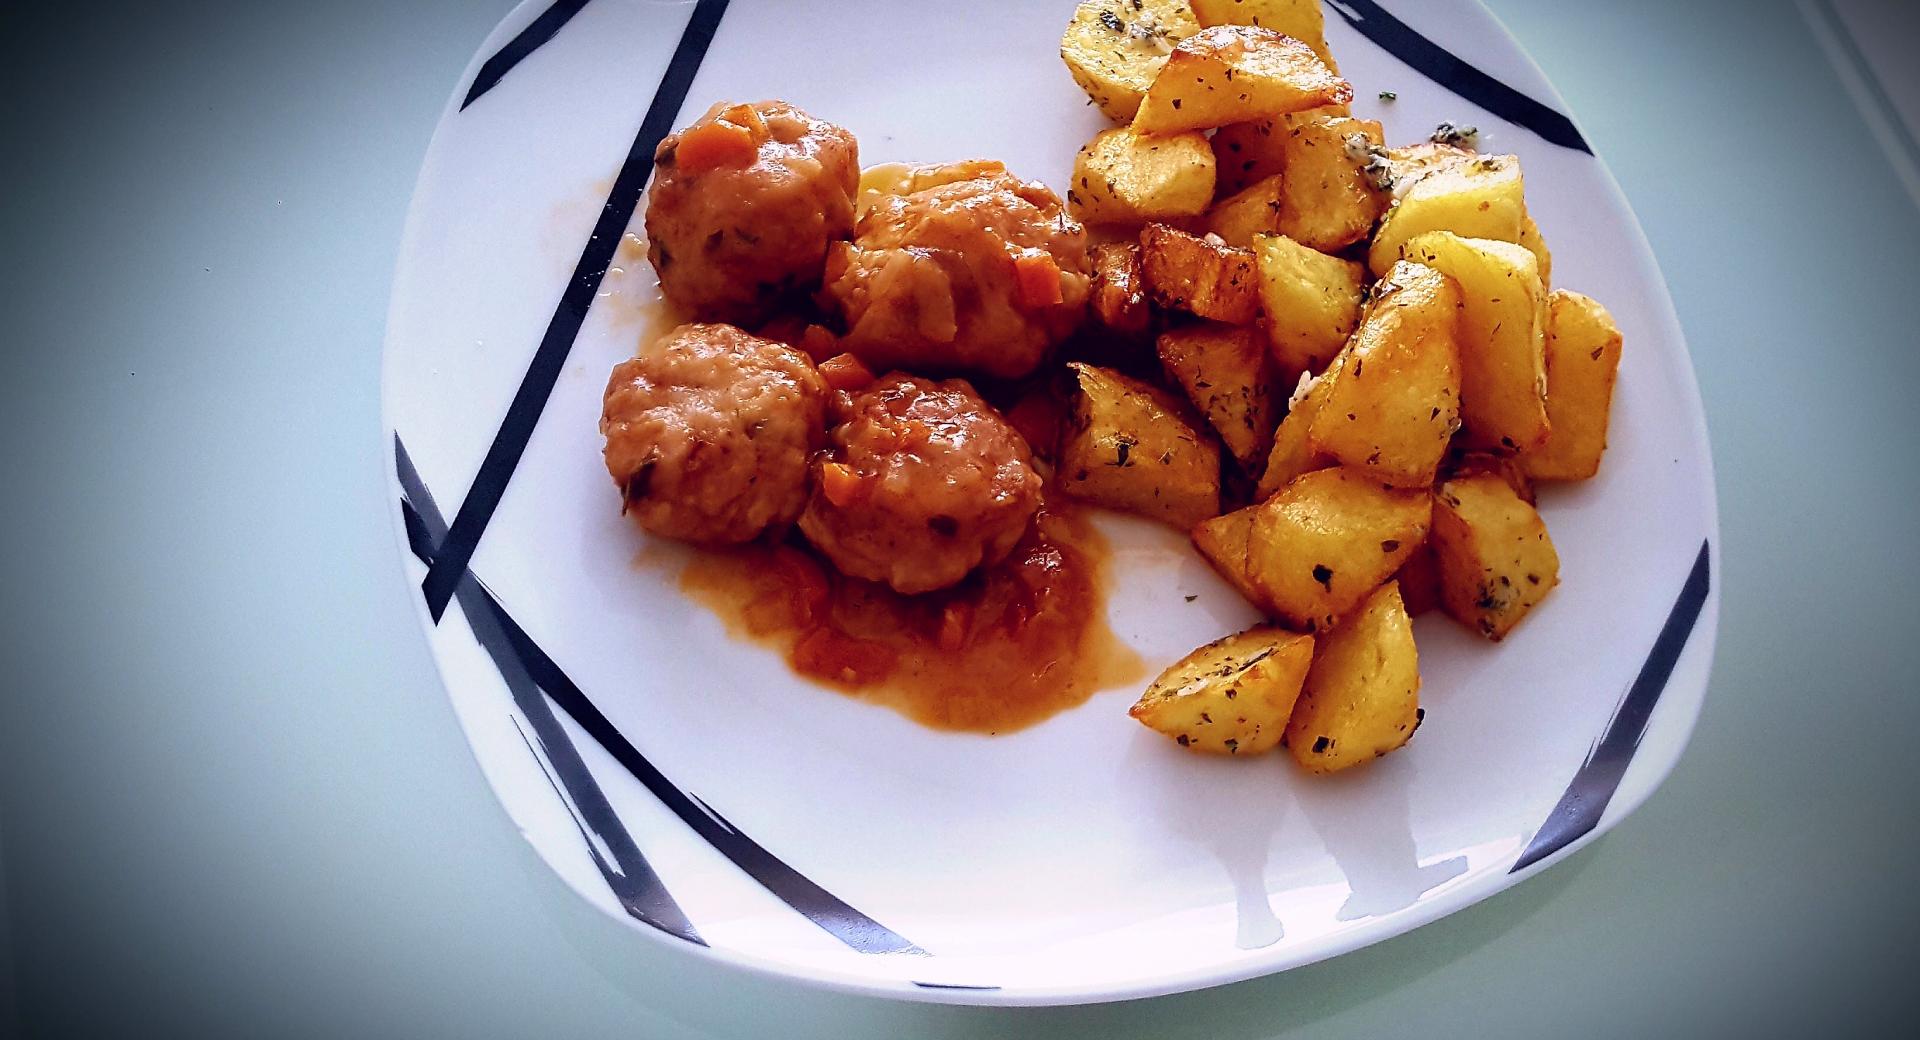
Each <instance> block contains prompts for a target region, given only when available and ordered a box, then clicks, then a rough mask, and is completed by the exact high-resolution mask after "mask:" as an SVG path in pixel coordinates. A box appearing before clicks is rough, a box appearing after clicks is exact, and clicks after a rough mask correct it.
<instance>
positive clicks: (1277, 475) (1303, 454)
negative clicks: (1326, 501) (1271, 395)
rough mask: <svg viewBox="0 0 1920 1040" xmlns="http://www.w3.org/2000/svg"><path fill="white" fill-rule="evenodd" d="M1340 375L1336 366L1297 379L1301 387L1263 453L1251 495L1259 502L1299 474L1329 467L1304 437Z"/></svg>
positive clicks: (1328, 463) (1269, 496)
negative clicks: (1269, 448)
mask: <svg viewBox="0 0 1920 1040" xmlns="http://www.w3.org/2000/svg"><path fill="white" fill-rule="evenodd" d="M1339 372H1340V368H1339V366H1338V365H1337V364H1336V365H1335V366H1334V367H1332V368H1329V369H1327V370H1326V371H1325V372H1322V373H1321V374H1320V375H1318V376H1314V377H1306V376H1303V377H1301V385H1300V386H1298V387H1296V388H1295V389H1294V392H1293V400H1292V401H1291V402H1290V404H1289V406H1288V408H1287V414H1286V417H1285V418H1283V419H1281V420H1280V428H1279V429H1277V430H1275V431H1274V433H1273V450H1272V451H1270V452H1268V453H1267V465H1266V468H1265V469H1263V470H1261V472H1260V483H1259V486H1258V487H1257V488H1256V489H1255V491H1254V494H1255V496H1256V497H1258V498H1261V499H1267V498H1271V497H1272V496H1273V495H1274V493H1275V492H1278V491H1279V490H1280V489H1281V488H1283V487H1286V486H1287V485H1288V484H1291V483H1293V478H1295V477H1297V476H1299V475H1300V474H1302V473H1308V472H1311V471H1313V470H1316V469H1324V468H1326V467H1327V466H1329V465H1331V464H1332V463H1330V462H1328V461H1327V460H1326V459H1323V458H1321V457H1320V456H1318V455H1315V454H1314V453H1313V448H1312V446H1311V445H1310V444H1308V443H1307V434H1308V432H1309V431H1311V430H1312V429H1313V419H1314V416H1316V415H1319V414H1320V408H1321V406H1322V405H1324V404H1326V402H1327V396H1328V395H1329V394H1331V393H1332V392H1333V381H1334V377H1335V376H1336V375H1338V374H1339Z"/></svg>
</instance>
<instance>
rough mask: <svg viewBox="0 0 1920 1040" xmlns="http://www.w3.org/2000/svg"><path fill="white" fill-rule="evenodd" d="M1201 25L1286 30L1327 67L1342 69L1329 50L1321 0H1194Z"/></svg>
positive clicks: (1195, 14)
mask: <svg viewBox="0 0 1920 1040" xmlns="http://www.w3.org/2000/svg"><path fill="white" fill-rule="evenodd" d="M1192 3H1193V16H1194V17H1195V18H1197V19H1199V20H1200V24H1201V25H1202V26H1214V25H1257V26H1260V27H1261V28H1263V29H1272V30H1274V31H1275V32H1279V33H1285V34H1286V35H1288V36H1291V37H1293V38H1294V39H1296V40H1299V41H1300V42H1301V43H1304V44H1306V45H1307V46H1309V47H1311V48H1313V53H1315V54H1317V55H1319V56H1320V60H1321V61H1323V62H1326V64H1327V68H1329V69H1332V70H1333V71H1335V72H1338V71H1340V70H1339V68H1338V66H1336V65H1334V63H1333V52H1331V51H1329V50H1327V22H1326V18H1325V17H1324V16H1323V15H1322V14H1321V12H1320V0H1192Z"/></svg>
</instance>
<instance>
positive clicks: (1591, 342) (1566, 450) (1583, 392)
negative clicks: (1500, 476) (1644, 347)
mask: <svg viewBox="0 0 1920 1040" xmlns="http://www.w3.org/2000/svg"><path fill="white" fill-rule="evenodd" d="M1620 343H1621V337H1620V327H1619V326H1618V325H1615V324H1614V323H1613V315H1611V314H1608V313H1607V309H1606V308H1605V307H1602V306H1600V304H1599V303H1598V302H1596V301H1595V300H1594V299H1593V298H1592V297H1589V296H1582V295H1580V294H1579V293H1576V292H1568V291H1566V290H1565V289H1555V290H1553V292H1551V293H1549V294H1548V295H1547V422H1548V424H1549V426H1550V427H1551V432H1549V433H1548V434H1547V443H1545V444H1544V445H1541V446H1540V447H1539V448H1536V449H1534V450H1533V451H1530V452H1525V453H1523V454H1521V456H1520V466H1521V468H1522V469H1524V470H1525V471H1526V473H1527V475H1528V476H1530V477H1533V478H1534V479H1536V480H1585V479H1587V478H1588V477H1591V476H1593V475H1594V474H1595V473H1598V472H1600V456H1601V455H1602V454H1604V453H1605V452H1606V450H1607V420H1608V417H1609V415H1611V413H1612V411H1613V383H1614V379H1615V377H1616V376H1618V375H1619V373H1620Z"/></svg>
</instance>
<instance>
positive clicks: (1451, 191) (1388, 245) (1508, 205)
mask: <svg viewBox="0 0 1920 1040" xmlns="http://www.w3.org/2000/svg"><path fill="white" fill-rule="evenodd" d="M1441 147H1444V146H1441ZM1397 194H1398V195H1399V198H1398V199H1397V200H1396V201H1395V202H1394V204H1393V205H1392V206H1391V207H1389V208H1388V209H1387V212H1386V214H1385V215H1384V216H1382V217H1381V218H1380V227H1379V228H1378V229H1377V230H1376V231H1374V233H1373V245H1372V246H1371V247H1369V248H1368V250H1367V264H1368V266H1369V267H1370V268H1372V270H1373V273H1374V274H1375V275H1382V274H1385V273H1386V272H1387V269H1388V268H1390V267H1392V266H1393V264H1394V261H1396V260H1399V259H1400V258H1401V255H1402V253H1403V248H1402V247H1404V246H1405V245H1406V243H1407V240H1408V239H1410V238H1413V237H1414V236H1415V235H1420V234H1425V233H1426V232H1428V231H1451V232H1453V233H1454V234H1456V235H1459V236H1461V237H1462V238H1491V239H1495V240H1498V241H1501V242H1518V241H1519V240H1520V228H1521V225H1522V223H1523V222H1524V221H1525V218H1526V213H1527V207H1526V199H1525V191H1524V184H1523V182H1522V179H1521V176H1520V160H1519V159H1517V158H1515V157H1513V156H1511V155H1476V156H1473V157H1472V158H1470V159H1466V160H1464V161H1461V160H1441V161H1438V162H1437V163H1436V164H1435V165H1434V166H1433V167H1432V168H1431V169H1429V170H1428V171H1427V172H1426V173H1425V174H1423V175H1422V176H1420V177H1419V179H1417V180H1415V181H1414V182H1413V183H1412V184H1411V185H1409V186H1408V187H1406V188H1405V189H1403V190H1400V191H1398V192H1397Z"/></svg>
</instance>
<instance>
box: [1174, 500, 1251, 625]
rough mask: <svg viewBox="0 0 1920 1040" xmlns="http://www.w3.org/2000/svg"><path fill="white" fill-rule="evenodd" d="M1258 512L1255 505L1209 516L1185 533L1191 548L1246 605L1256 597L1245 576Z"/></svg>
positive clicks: (1248, 578) (1249, 580) (1249, 579)
mask: <svg viewBox="0 0 1920 1040" xmlns="http://www.w3.org/2000/svg"><path fill="white" fill-rule="evenodd" d="M1258 509H1259V507H1258V506H1246V507H1244V508H1241V509H1236V510H1234V511H1233V512H1231V513H1227V514H1225V515H1223V516H1215V517H1209V518H1207V519H1205V520H1202V521H1200V522H1199V523H1197V524H1194V525H1193V530H1192V531H1190V532H1188V533H1189V534H1190V535H1191V536H1192V538H1193V547H1194V548H1195V549H1198V550H1199V551H1200V555H1201V556H1204V557H1206V560H1207V562H1208V563H1210V564H1212V565H1213V569H1214V570H1215V571H1218V572H1219V574H1220V577H1222V578H1224V579H1226V582H1227V584H1229V585H1231V586H1233V587H1234V589H1235V590H1237V591H1238V592H1239V593H1240V595H1242V596H1244V597H1246V600H1247V602H1249V603H1256V602H1258V599H1257V598H1256V597H1257V596H1258V595H1259V594H1258V593H1256V592H1255V591H1254V588H1253V581H1252V579H1251V578H1250V577H1249V576H1248V575H1247V541H1248V539H1249V538H1251V537H1252V536H1253V516H1254V513H1255V511H1256V510H1258Z"/></svg>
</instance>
